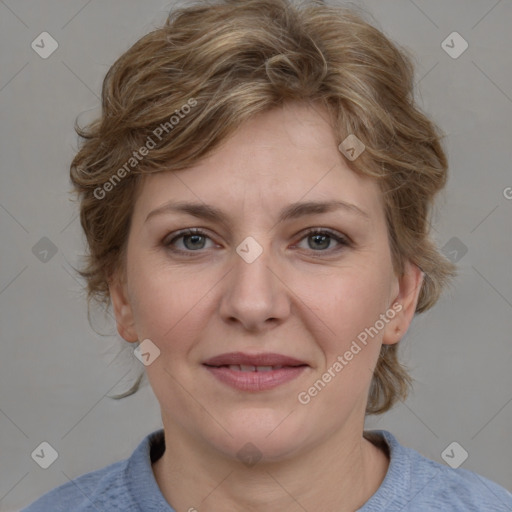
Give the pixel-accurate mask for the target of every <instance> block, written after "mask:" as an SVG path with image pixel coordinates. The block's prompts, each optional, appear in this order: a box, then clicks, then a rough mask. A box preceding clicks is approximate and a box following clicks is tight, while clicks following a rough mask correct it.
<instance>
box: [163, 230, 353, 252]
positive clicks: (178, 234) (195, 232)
mask: <svg viewBox="0 0 512 512" xmlns="http://www.w3.org/2000/svg"><path fill="white" fill-rule="evenodd" d="M175 235H176V236H174V237H173V238H172V239H171V240H170V241H169V242H165V239H164V243H163V245H164V246H165V247H166V248H167V249H168V250H169V251H171V252H173V253H176V254H183V255H186V256H189V257H192V256H193V255H194V253H198V252H201V251H202V249H198V250H197V251H192V250H186V251H184V250H182V249H176V248H175V247H172V244H174V243H175V242H176V240H178V239H180V238H183V237H185V236H191V235H199V236H203V237H206V238H210V237H209V236H208V234H207V233H206V232H205V231H203V230H202V229H200V228H188V229H183V230H181V231H178V232H176V233H175ZM312 235H327V236H329V237H330V238H332V239H333V240H335V241H336V242H338V243H339V244H340V247H338V248H335V249H325V250H319V251H315V250H313V249H311V251H312V252H314V253H332V252H337V251H340V250H342V249H344V248H345V247H350V246H351V245H352V243H351V241H350V240H349V239H348V238H347V237H346V236H343V235H339V234H338V233H336V232H335V231H332V230H330V229H325V228H324V229H321V228H309V229H308V230H306V232H305V233H303V235H302V238H301V239H300V240H299V242H300V241H302V240H303V239H304V238H307V237H309V236H312ZM210 239H211V238H210Z"/></svg>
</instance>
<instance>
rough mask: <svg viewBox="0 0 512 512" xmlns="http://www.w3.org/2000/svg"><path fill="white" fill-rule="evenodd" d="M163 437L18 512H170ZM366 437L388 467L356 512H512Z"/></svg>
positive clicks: (492, 490) (481, 490)
mask: <svg viewBox="0 0 512 512" xmlns="http://www.w3.org/2000/svg"><path fill="white" fill-rule="evenodd" d="M163 433H164V431H163V430H158V431H156V432H153V433H151V434H149V435H148V436H147V437H145V438H144V440H143V441H142V442H141V443H140V444H139V446H138V447H137V448H136V449H135V451H134V452H133V454H132V455H131V456H130V457H129V458H128V459H126V460H123V461H119V462H116V463H114V464H111V465H109V466H106V467H105V468H102V469H99V470H97V471H92V472H90V473H86V474H85V475H82V476H80V477H78V478H75V479H74V480H73V481H71V482H68V483H66V484H64V485H62V486H60V487H57V488H56V489H53V490H52V491H50V492H48V493H46V494H45V495H43V496H42V497H41V498H39V499H38V500H37V501H35V502H34V503H32V504H31V505H29V506H28V507H27V508H25V509H23V510H22V511H21V512H114V511H119V512H121V511H123V512H176V511H175V510H174V509H173V508H172V507H171V506H170V505H169V503H168V502H167V501H166V500H165V498H164V496H163V495H162V493H161V492H160V488H159V487H158V484H157V482H156V480H155V477H154V474H153V470H152V467H151V463H152V462H154V461H155V460H157V459H158V458H159V457H160V456H161V455H162V453H163V452H164V450H165V444H164V436H163ZM370 433H371V435H372V436H373V437H374V438H377V439H378V441H380V442H381V443H383V445H384V447H386V446H387V448H388V451H389V456H390V464H389V468H388V471H387V473H386V477H385V479H384V481H383V482H382V484H381V486H380V487H379V489H377V492H376V493H375V494H374V495H373V496H372V497H371V498H370V499H369V500H368V501H367V502H366V503H365V505H364V506H363V507H362V508H360V509H359V511H358V512H427V511H428V512H434V511H435V512H512V494H511V493H510V492H508V491H507V490H506V489H504V488H503V487H501V486H499V485H497V484H496V483H494V482H491V481H490V480H488V479H486V478H484V477H482V476H480V475H478V474H476V473H473V472H471V471H468V470H465V469H461V468H458V469H452V468H450V467H448V466H445V465H443V464H439V463H437V462H434V461H432V460H429V459H427V458H425V457H423V456H422V455H420V454H419V453H418V452H417V451H415V450H412V449H411V448H406V447H404V446H402V445H400V444H399V443H398V441H397V440H396V438H395V437H394V436H393V435H392V434H390V433H389V432H387V431H385V430H374V431H367V432H366V434H370ZM373 437H372V440H373ZM200 501H201V498H199V496H198V497H197V502H196V503H190V508H191V509H193V508H194V507H195V508H197V509H198V510H199V508H198V507H199V503H200Z"/></svg>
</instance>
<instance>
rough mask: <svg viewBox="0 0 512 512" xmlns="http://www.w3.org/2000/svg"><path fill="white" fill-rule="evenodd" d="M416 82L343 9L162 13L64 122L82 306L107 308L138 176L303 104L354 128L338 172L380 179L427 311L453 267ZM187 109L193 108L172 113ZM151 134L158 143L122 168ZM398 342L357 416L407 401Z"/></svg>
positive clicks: (367, 27)
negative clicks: (87, 110)
mask: <svg viewBox="0 0 512 512" xmlns="http://www.w3.org/2000/svg"><path fill="white" fill-rule="evenodd" d="M413 74H414V71H413V65H412V61H411V58H410V57H409V56H408V54H407V52H406V51H405V50H404V49H399V48H398V47H397V46H396V45H395V44H393V43H392V42H391V41H390V40H389V39H388V38H387V37H386V36H385V35H384V34H383V33H382V32H380V31H379V30H378V29H376V28H375V27H373V26H372V25H371V24H370V23H368V22H366V21H364V19H363V17H362V16H360V15H359V14H358V13H356V12H355V11H354V10H352V9H348V8H342V7H332V6H326V5H323V4H322V3H321V2H314V1H311V2H306V3H305V4H303V5H300V6H299V5H294V4H292V3H291V2H290V1H288V0H245V1H243V2H240V1H234V0H223V1H219V2H217V3H214V4H211V3H209V4H207V5H206V4H204V3H202V4H197V5H190V6H189V7H186V8H180V9H178V10H176V11H174V12H171V13H170V14H169V17H168V19H167V21H166V22H165V24H164V25H163V26H162V27H161V28H158V29H157V30H154V31H152V32H150V33H149V34H147V35H145V36H144V37H142V38H141V39H140V40H138V41H137V42H136V43H135V44H134V45H133V46H132V47H131V48H130V49H129V50H128V51H126V52H125V53H124V54H123V55H121V57H120V58H119V59H118V60H117V61H116V62H115V63H114V64H113V65H112V67H111V68H110V69H109V71H108V73H107V74H106V76H105V79H104V82H103V88H102V114H101V117H100V118H99V119H97V120H96V121H94V122H93V123H91V124H90V125H88V126H86V127H85V128H80V127H78V125H76V126H75V129H76V131H77V133H78V134H79V135H80V136H81V137H82V138H83V140H82V145H81V147H80V149H79V151H78V153H77V154H76V156H75V158H74V159H73V162H72V164H71V168H70V173H71V180H72V183H73V186H74V190H75V192H76V193H77V194H78V196H79V198H80V221H81V225H82V228H83V230H84V232H85V235H86V238H87V242H88V247H89V251H88V254H87V263H86V265H85V268H83V269H82V270H80V271H79V273H80V275H82V277H84V278H85V279H86V281H87V299H88V306H89V305H90V301H91V299H93V298H94V299H95V300H97V301H98V302H100V303H104V304H106V305H107V307H108V306H109V304H110V297H109V289H108V279H109V278H110V276H112V275H113V273H114V271H115V270H116V269H120V268H121V269H124V264H125V257H126V254H125V252H126V242H127V238H128V233H129V229H130V219H131V214H132V211H133V206H134V203H135V200H136V197H137V191H138V184H139V181H140V178H141V176H142V175H144V174H147V173H152V172H161V171H162V170H164V169H165V170H166V171H167V170H174V171H176V170H180V169H184V168H187V167H190V166H192V165H193V164H194V163H196V162H197V161H198V160H199V159H200V158H201V157H203V156H204V155H206V154H207V153H208V152H209V151H211V150H212V149H214V148H216V147H217V146H218V145H219V144H220V143H221V142H222V141H224V140H226V138H227V137H228V136H229V135H230V134H232V133H233V132H234V130H236V128H237V127H238V126H240V125H241V124H242V123H244V122H245V121H247V120H248V119H249V118H251V117H252V116H253V115H255V114H257V113H259V112H262V111H267V110H269V109H272V108H275V107H276V106H279V105H282V104H283V103H284V102H288V101H302V102H315V103H318V104H320V105H323V106H324V107H325V108H326V109H327V111H328V112H329V115H330V118H331V120H332V126H333V130H334V131H335V133H336V135H337V137H338V140H339V142H341V141H343V140H344V139H345V138H346V137H347V136H348V135H350V134H354V135H356V136H357V138H358V139H360V140H361V141H362V142H363V143H364V144H365V146H366V149H365V151H364V152H363V153H362V154H361V155H360V156H359V157H358V158H357V159H356V160H354V161H351V162H349V164H350V166H351V168H352V169H353V170H354V171H355V172H359V173H363V174H365V175H369V176H372V177H373V178H374V179H376V180H378V182H379V184H380V187H381V190H382V193H383V197H384V202H385V208H386V220H387V225H388V230H389V239H390V248H391V253H392V256H393V264H394V267H395V271H396V272H397V273H401V272H402V271H403V268H404V266H403V265H404V262H405V261H407V260H409V261H411V262H412V263H413V264H415V265H417V266H418V267H419V268H420V269H421V270H422V271H423V272H424V282H423V285H422V288H421V291H420V295H419V300H418V304H417V308H416V311H417V312H422V311H425V310H427V309H429V308H430V307H432V306H433V305H434V304H435V302H436V301H437V299H438V297H439V295H440V293H441V290H442V289H443V287H444V285H445V284H446V283H447V282H448V280H449V278H450V277H451V276H453V275H454V273H455V272H454V266H453V265H452V264H451V263H450V262H449V261H448V260H447V259H445V258H444V257H443V256H442V255H441V254H440V253H439V251H438V250H437V248H436V246H435V244H434V242H433V241H432V240H431V238H430V235H429V231H430V221H429V217H430V213H431V207H432V204H433V199H434V196H435V195H436V194H437V192H438V191H439V190H441V189H442V188H443V187H444V185H445V183H446V179H447V159H446V156H445V154H444V152H443V149H442V147H441V142H440V141H441V138H442V136H441V133H440V132H439V130H438V128H437V127H436V126H435V125H434V124H433V123H432V121H431V120H429V119H428V118H427V116H426V115H425V114H423V113H422V112H421V111H420V109H419V108H418V107H417V106H416V105H415V100H414V97H413V93H414V91H413ZM194 102H195V104H193V103H194ZM184 105H189V106H190V107H191V108H190V109H188V110H187V114H186V115H183V116H181V115H180V113H181V114H183V113H184V111H185V109H184ZM192 107H193V108H192ZM172 116H174V120H172ZM178 117H179V121H178V122H176V119H177V118H178ZM159 127H160V128H159ZM158 129H160V132H158V131H157V130H158ZM155 133H158V134H159V135H158V137H157V136H156V135H155ZM157 138H158V141H156V140H155V139H157ZM150 139H151V140H153V142H158V144H156V145H155V147H154V148H152V149H151V150H150V151H149V152H148V153H147V154H145V156H143V157H141V158H140V159H139V158H138V159H137V161H136V162H135V161H131V160H130V158H135V157H134V156H133V155H134V151H139V148H140V153H144V151H142V148H143V147H144V146H146V147H147V145H148V143H149V140H150ZM127 162H131V164H133V165H130V166H127ZM122 169H124V172H123V171H122ZM397 348H398V345H383V346H382V350H381V353H380V356H379V360H378V362H377V366H376V369H375V372H374V376H373V380H372V384H371V388H370V393H369V397H368V404H367V409H366V411H367V413H368V414H378V413H382V412H384V411H386V410H388V409H389V408H390V407H391V406H392V405H393V404H394V403H395V402H396V400H398V399H405V397H406V396H407V392H408V388H409V385H410V377H409V376H408V374H407V372H406V370H405V369H404V367H403V366H402V365H401V364H400V362H399V361H398V356H397Z"/></svg>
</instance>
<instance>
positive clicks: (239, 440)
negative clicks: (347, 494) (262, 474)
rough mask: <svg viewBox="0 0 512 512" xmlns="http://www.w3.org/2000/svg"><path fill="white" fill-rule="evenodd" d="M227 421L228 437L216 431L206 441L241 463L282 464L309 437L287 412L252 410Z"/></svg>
mask: <svg viewBox="0 0 512 512" xmlns="http://www.w3.org/2000/svg"><path fill="white" fill-rule="evenodd" d="M288 415H289V417H288V418H287V416H288ZM224 418H226V417H225V416H224ZM285 418H286V419H285ZM227 419H229V421H226V419H225V421H223V422H222V425H223V426H224V427H225V429H226V430H227V432H229V434H228V433H227V432H226V431H224V430H223V429H220V431H219V429H217V430H216V435H215V436H213V437H210V436H207V437H208V438H209V439H208V441H209V442H210V443H211V444H212V445H213V447H215V448H216V449H218V450H219V451H221V452H223V453H224V454H225V455H226V456H227V457H230V458H237V459H239V460H241V461H242V462H245V461H246V460H248V461H250V460H251V459H252V458H256V459H258V460H259V461H261V462H277V461H281V460H285V459H286V458H288V457H290V456H292V455H293V454H294V453H295V452H297V450H300V448H301V447H304V445H305V444H306V443H307V440H308V438H310V437H311V436H310V434H309V430H310V429H308V428H307V425H305V423H304V422H298V421H297V418H296V417H295V413H292V414H290V410H284V409H279V410H275V409H261V408H259V409H258V408H254V409H249V410H245V411H243V412H241V411H238V413H234V414H233V415H232V416H230V417H229V418H227ZM283 420H284V421H283ZM306 421H307V419H306ZM312 429H313V426H312ZM316 430H318V429H316Z"/></svg>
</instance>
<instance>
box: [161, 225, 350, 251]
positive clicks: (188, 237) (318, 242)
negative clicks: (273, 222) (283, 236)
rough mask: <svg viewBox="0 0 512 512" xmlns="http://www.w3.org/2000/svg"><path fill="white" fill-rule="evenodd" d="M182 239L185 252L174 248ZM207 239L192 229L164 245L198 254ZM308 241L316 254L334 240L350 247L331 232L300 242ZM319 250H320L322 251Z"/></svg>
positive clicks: (310, 233)
mask: <svg viewBox="0 0 512 512" xmlns="http://www.w3.org/2000/svg"><path fill="white" fill-rule="evenodd" d="M180 239H182V240H183V245H184V247H185V250H183V249H179V248H176V247H174V245H175V244H176V242H177V240H180ZM206 239H208V240H211V239H210V237H209V236H208V235H207V234H206V232H204V231H202V230H200V229H198V228H192V229H187V230H185V231H181V232H179V233H177V234H176V236H175V237H174V238H172V239H171V240H169V241H168V242H167V241H164V245H165V246H166V247H168V248H169V249H170V250H172V251H175V252H182V253H183V252H197V250H199V249H204V248H205V240H206ZM306 239H307V240H309V241H312V243H308V246H309V247H308V249H312V250H314V251H315V252H326V251H325V249H329V246H330V245H331V242H332V240H335V241H336V243H337V244H338V245H340V246H342V247H343V246H348V245H349V241H348V239H347V238H346V237H344V236H343V235H339V234H337V233H335V232H332V231H329V230H319V229H312V230H310V231H308V232H307V233H306V234H305V235H304V236H303V237H302V238H301V239H300V240H301V241H302V240H306ZM187 241H188V242H187ZM318 249H320V251H319V250H318Z"/></svg>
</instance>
